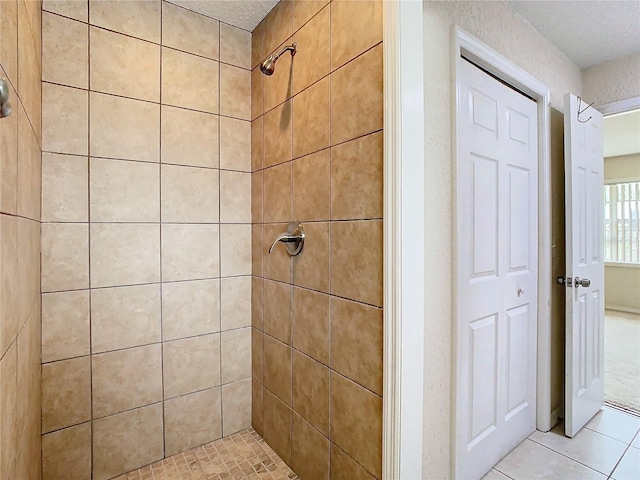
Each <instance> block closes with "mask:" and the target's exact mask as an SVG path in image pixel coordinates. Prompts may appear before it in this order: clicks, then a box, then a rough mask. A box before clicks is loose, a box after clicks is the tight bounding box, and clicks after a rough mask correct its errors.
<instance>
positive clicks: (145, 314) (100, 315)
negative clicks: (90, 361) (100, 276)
mask: <svg viewBox="0 0 640 480" xmlns="http://www.w3.org/2000/svg"><path fill="white" fill-rule="evenodd" d="M160 323H161V322H160V285H138V286H132V287H116V288H99V289H94V290H91V346H92V349H93V353H94V354H95V353H99V352H106V351H109V350H116V349H121V348H129V347H136V346H139V345H147V344H149V343H154V342H159V341H160V339H161V332H160V329H161V327H160Z"/></svg>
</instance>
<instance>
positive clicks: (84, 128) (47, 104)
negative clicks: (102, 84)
mask: <svg viewBox="0 0 640 480" xmlns="http://www.w3.org/2000/svg"><path fill="white" fill-rule="evenodd" d="M88 109H89V94H88V93H87V92H86V91H83V90H78V89H75V88H69V87H63V86H61V85H53V84H51V83H46V82H44V83H43V84H42V150H44V151H47V152H57V153H72V154H76V155H87V153H88V150H89V145H88V138H87V137H88V135H87V133H88V131H89V110H88Z"/></svg>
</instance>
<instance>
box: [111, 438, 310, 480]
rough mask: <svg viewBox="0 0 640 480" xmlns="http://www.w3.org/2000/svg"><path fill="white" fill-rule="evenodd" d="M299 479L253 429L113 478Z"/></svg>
mask: <svg viewBox="0 0 640 480" xmlns="http://www.w3.org/2000/svg"><path fill="white" fill-rule="evenodd" d="M245 479H261V480H262V479H272V480H299V477H298V476H297V475H296V474H295V473H293V471H292V470H291V469H290V468H289V467H288V466H287V464H286V463H284V461H283V460H282V459H281V458H280V457H279V456H278V455H277V454H276V453H275V452H274V451H273V450H272V449H271V447H269V445H267V443H266V442H265V441H264V440H263V439H262V437H261V436H260V435H258V433H256V431H255V430H254V429H253V428H250V429H248V430H243V431H241V432H238V433H234V434H233V435H229V436H228V437H224V438H220V439H218V440H214V441H213V442H210V443H207V444H205V445H202V446H200V447H196V448H193V449H191V450H187V451H186V452H182V453H178V454H176V455H173V456H171V457H167V458H165V459H163V460H159V461H157V462H156V463H152V464H151V465H147V466H146V467H142V468H140V469H138V470H134V471H133V472H130V473H126V474H124V475H120V476H119V477H116V478H115V479H114V480H245Z"/></svg>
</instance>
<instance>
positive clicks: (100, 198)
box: [89, 158, 160, 222]
mask: <svg viewBox="0 0 640 480" xmlns="http://www.w3.org/2000/svg"><path fill="white" fill-rule="evenodd" d="M89 166H90V172H89V173H90V175H89V178H90V192H91V193H90V198H91V202H90V203H91V208H90V211H91V221H92V222H158V221H159V220H160V166H159V165H158V164H152V163H143V162H129V161H122V160H107V159H102V158H92V159H91V160H90V162H89Z"/></svg>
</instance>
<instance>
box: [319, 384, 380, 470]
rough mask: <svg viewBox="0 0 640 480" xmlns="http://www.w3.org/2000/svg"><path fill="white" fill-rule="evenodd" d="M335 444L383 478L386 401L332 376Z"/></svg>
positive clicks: (332, 427)
mask: <svg viewBox="0 0 640 480" xmlns="http://www.w3.org/2000/svg"><path fill="white" fill-rule="evenodd" d="M331 440H332V441H333V442H334V443H335V444H336V445H337V446H338V447H340V448H341V449H343V450H344V451H345V452H347V453H348V454H349V455H350V456H351V457H353V458H354V459H355V460H356V461H357V462H358V463H360V465H362V466H364V467H365V468H366V469H367V470H368V471H369V472H370V473H372V474H373V475H375V476H376V477H377V478H382V477H381V475H382V398H381V397H379V396H377V395H375V394H373V393H371V392H369V391H368V390H365V389H364V388H362V387H360V386H359V385H356V384H355V383H353V382H351V381H350V380H347V379H346V378H344V377H342V376H341V375H338V374H336V373H331Z"/></svg>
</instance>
